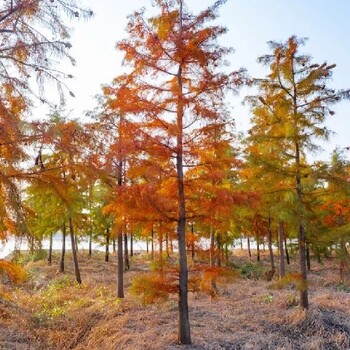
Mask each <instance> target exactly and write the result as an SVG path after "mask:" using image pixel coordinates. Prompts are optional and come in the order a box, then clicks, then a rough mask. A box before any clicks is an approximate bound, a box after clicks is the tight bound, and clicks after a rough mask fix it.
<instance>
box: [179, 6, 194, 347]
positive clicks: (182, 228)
mask: <svg viewBox="0 0 350 350" xmlns="http://www.w3.org/2000/svg"><path fill="white" fill-rule="evenodd" d="M182 6H183V1H182V0H181V1H180V3H179V18H180V30H179V49H180V51H181V49H182V44H181V43H182V40H183V38H182ZM177 82H178V95H177V111H176V112H177V115H176V126H177V135H176V171H177V189H178V226H177V235H178V245H179V320H178V341H179V343H180V344H191V343H192V342H191V332H190V322H189V312H188V271H187V255H186V202H185V188H184V173H183V118H184V101H183V90H182V89H183V88H182V62H180V63H179V67H178V72H177Z"/></svg>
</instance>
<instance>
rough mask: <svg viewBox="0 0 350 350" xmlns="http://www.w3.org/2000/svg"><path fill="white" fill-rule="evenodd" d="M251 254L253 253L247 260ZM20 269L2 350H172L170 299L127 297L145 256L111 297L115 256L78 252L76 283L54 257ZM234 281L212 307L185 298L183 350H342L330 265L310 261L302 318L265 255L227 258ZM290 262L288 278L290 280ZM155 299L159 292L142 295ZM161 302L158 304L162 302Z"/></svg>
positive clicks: (346, 316)
mask: <svg viewBox="0 0 350 350" xmlns="http://www.w3.org/2000/svg"><path fill="white" fill-rule="evenodd" d="M253 253H255V251H253ZM22 257H23V258H24V257H26V259H23V260H25V261H26V262H25V263H24V265H23V268H24V269H25V270H26V274H27V276H26V279H25V281H23V282H22V283H20V284H18V285H13V284H11V283H8V280H6V278H5V277H4V276H3V277H2V282H3V284H2V287H1V291H0V315H1V318H0V348H1V349H7V350H11V349H13V350H15V349H16V350H21V349H33V350H46V349H52V350H55V349H81V350H83V349H96V350H98V349H101V350H104V349H105V350H111V349H133V350H144V349H145V350H147V349H149V350H151V349H152V350H158V349H159V350H162V349H167V350H175V349H177V348H178V347H179V346H178V345H176V335H175V334H174V328H175V327H176V322H177V321H176V319H177V296H176V294H171V295H168V296H167V297H164V298H162V301H160V300H159V299H157V302H156V303H155V304H147V303H144V300H142V298H140V296H139V295H135V294H134V293H133V287H131V285H132V280H133V279H134V278H135V276H145V275H147V274H148V273H149V272H150V269H153V267H152V265H154V263H153V262H152V261H151V256H150V255H147V254H145V253H144V254H141V255H136V256H134V257H133V258H132V261H131V268H130V270H129V271H128V272H126V273H125V284H126V289H127V292H126V295H125V298H124V299H119V298H117V297H116V292H115V290H116V286H115V278H114V276H115V271H116V256H115V255H112V256H111V261H109V262H105V261H104V254H103V253H101V252H95V251H94V252H93V255H92V257H91V258H89V257H88V254H87V252H86V251H81V252H80V263H81V273H82V279H83V281H84V282H83V283H82V284H78V283H77V282H76V281H75V278H74V271H73V269H72V266H73V261H72V257H71V254H68V256H67V270H66V272H65V273H59V272H58V271H57V266H58V263H59V255H58V254H57V253H54V256H53V264H52V266H47V263H46V261H45V260H37V261H30V259H29V255H28V254H26V253H22ZM229 259H230V260H229V261H230V265H231V266H232V267H231V269H232V270H234V271H237V273H236V275H235V277H234V278H232V279H230V280H225V281H222V282H221V283H218V284H217V293H216V295H215V297H214V298H213V297H212V296H211V295H209V294H208V293H207V292H205V291H200V290H198V291H195V292H191V293H190V295H189V301H190V315H191V318H190V320H191V325H192V337H193V341H194V343H195V345H193V346H187V347H185V349H193V350H195V349H208V350H210V349H222V350H224V349H227V350H229V349H286V350H287V349H344V350H345V349H349V347H350V312H349V310H350V308H349V306H350V289H348V288H345V286H344V285H343V284H342V283H340V282H339V271H338V268H337V266H336V265H335V259H334V257H329V258H326V259H324V260H323V261H322V264H319V263H318V262H316V261H313V260H312V268H311V270H310V271H309V274H308V279H309V284H310V285H309V292H310V297H311V299H312V307H311V309H310V310H309V312H308V313H307V314H306V312H305V311H302V310H301V309H300V308H299V306H298V303H299V301H298V298H299V293H298V290H297V287H296V286H295V285H294V284H293V283H285V284H283V285H281V284H280V283H278V281H279V279H278V278H275V279H274V280H273V281H267V280H266V275H265V272H266V271H268V270H269V262H268V256H267V252H263V251H262V256H261V261H260V262H256V257H255V256H253V257H252V258H250V257H249V256H248V252H247V251H241V250H234V251H233V255H231V253H230V257H229ZM297 269H298V268H297V264H296V261H295V259H294V257H293V259H292V260H291V264H290V265H288V267H287V274H288V273H293V272H295V271H297ZM148 292H149V293H150V295H153V296H154V297H155V296H159V295H157V292H156V291H148ZM161 296H162V297H163V295H161Z"/></svg>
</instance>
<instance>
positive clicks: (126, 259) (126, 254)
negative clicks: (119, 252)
mask: <svg viewBox="0 0 350 350" xmlns="http://www.w3.org/2000/svg"><path fill="white" fill-rule="evenodd" d="M129 269H130V261H129V249H128V234H127V233H126V232H125V233H124V270H125V271H127V270H129Z"/></svg>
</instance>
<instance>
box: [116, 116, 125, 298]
mask: <svg viewBox="0 0 350 350" xmlns="http://www.w3.org/2000/svg"><path fill="white" fill-rule="evenodd" d="M122 124H123V116H122V115H121V116H120V119H119V141H120V143H121V142H122V136H123V132H122V127H123V125H122ZM118 153H119V154H118V162H117V179H118V180H117V184H118V188H119V189H120V188H121V187H122V186H123V157H122V150H121V149H119V150H118ZM117 235H118V237H117V240H118V242H117V244H118V258H117V259H118V268H117V279H118V282H117V283H118V293H117V296H118V298H124V266H123V227H122V225H121V224H118V227H117Z"/></svg>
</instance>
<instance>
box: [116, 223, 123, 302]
mask: <svg viewBox="0 0 350 350" xmlns="http://www.w3.org/2000/svg"><path fill="white" fill-rule="evenodd" d="M117 240H118V298H124V266H123V231H122V229H121V228H119V229H118V238H117Z"/></svg>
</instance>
